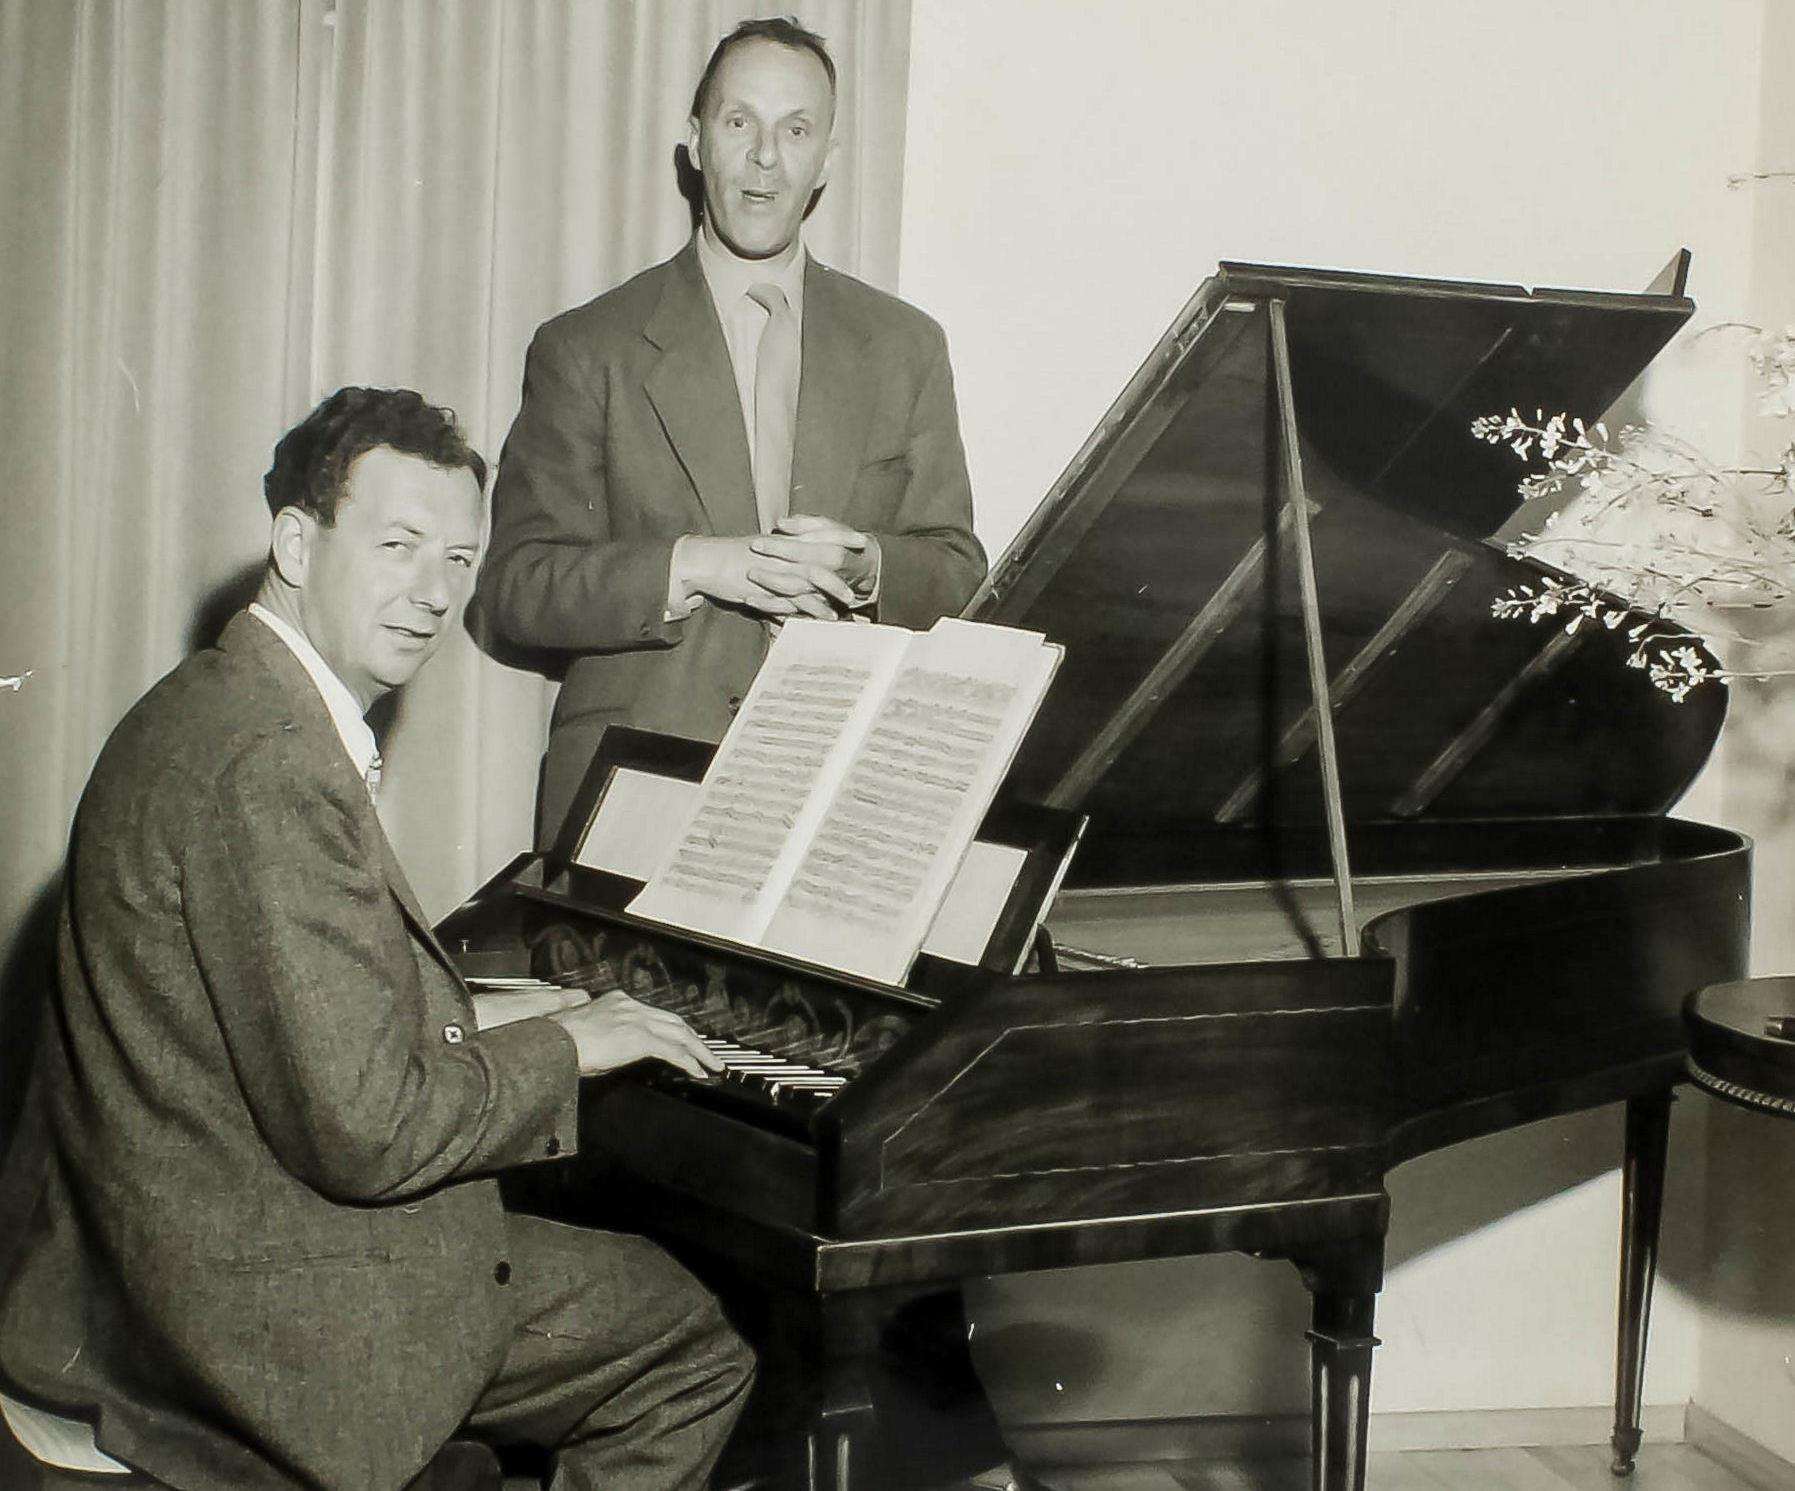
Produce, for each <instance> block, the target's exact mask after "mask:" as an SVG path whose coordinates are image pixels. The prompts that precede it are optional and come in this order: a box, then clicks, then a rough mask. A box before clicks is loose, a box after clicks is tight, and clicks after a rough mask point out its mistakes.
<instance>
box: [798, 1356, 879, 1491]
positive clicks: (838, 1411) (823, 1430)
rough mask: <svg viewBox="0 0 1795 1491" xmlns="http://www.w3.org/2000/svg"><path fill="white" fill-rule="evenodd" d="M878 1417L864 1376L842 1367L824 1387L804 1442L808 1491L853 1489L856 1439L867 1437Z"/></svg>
mask: <svg viewBox="0 0 1795 1491" xmlns="http://www.w3.org/2000/svg"><path fill="white" fill-rule="evenodd" d="M873 1417H874V1408H873V1400H872V1394H871V1393H870V1392H868V1391H867V1386H866V1380H865V1378H864V1376H863V1375H862V1374H861V1373H860V1372H858V1371H855V1370H853V1369H851V1368H850V1369H847V1370H840V1369H838V1370H837V1371H836V1372H835V1373H834V1374H833V1380H831V1381H830V1382H829V1383H828V1385H827V1387H825V1389H824V1390H823V1394H822V1398H821V1401H820V1402H819V1403H818V1405H817V1409H816V1415H815V1418H814V1419H813V1420H812V1422H811V1425H810V1430H809V1433H808V1434H807V1435H806V1437H805V1444H804V1475H805V1482H804V1491H853V1488H854V1487H855V1486H857V1485H858V1484H859V1482H858V1481H857V1480H856V1479H855V1474H856V1462H857V1458H858V1457H857V1456H856V1453H855V1442H856V1440H857V1439H864V1437H865V1435H866V1434H867V1432H868V1431H869V1430H870V1429H871V1427H872V1423H873Z"/></svg>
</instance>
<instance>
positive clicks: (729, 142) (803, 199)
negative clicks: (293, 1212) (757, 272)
mask: <svg viewBox="0 0 1795 1491" xmlns="http://www.w3.org/2000/svg"><path fill="white" fill-rule="evenodd" d="M834 123H835V96H834V93H833V91H832V90H831V89H830V87H829V74H828V73H826V72H825V71H824V70H823V64H822V62H821V61H820V60H819V59H818V58H817V57H815V56H813V55H812V54H811V53H809V52H807V51H804V50H802V49H801V48H798V47H788V46H784V45H782V44H780V43H779V42H776V41H767V40H765V39H762V38H756V39H755V40H752V41H745V42H740V43H738V44H737V45H735V46H733V47H731V48H730V49H729V51H728V52H726V53H725V54H724V57H723V62H722V64H721V65H720V66H719V67H718V69H717V73H716V76H715V77H714V78H712V79H711V87H710V96H709V97H708V98H707V99H706V100H705V105H704V117H703V118H701V119H693V120H692V121H691V125H690V129H691V133H690V135H689V136H688V137H687V147H688V149H689V150H690V151H691V155H692V159H693V161H694V162H695V163H696V164H697V166H698V169H699V170H700V171H701V172H702V173H703V175H704V219H705V225H706V227H707V228H708V229H709V231H710V232H711V234H712V235H713V236H714V237H715V238H716V239H717V240H718V241H719V242H720V243H721V244H722V246H723V247H724V248H727V249H729V250H730V251H731V252H732V253H734V254H736V255H738V256H740V257H741V258H744V259H772V258H775V257H777V256H778V255H780V254H782V253H784V252H785V251H786V250H787V249H789V248H790V247H791V246H792V244H793V243H794V242H796V241H797V237H798V227H799V225H800V224H801V223H802V222H803V221H804V209H805V208H806V207H807V206H809V204H810V198H811V195H812V194H813V193H814V192H815V191H816V189H817V188H818V187H819V186H821V185H822V184H823V182H824V181H825V180H826V179H827V176H828V165H829V139H830V130H831V127H832V126H833V125H834Z"/></svg>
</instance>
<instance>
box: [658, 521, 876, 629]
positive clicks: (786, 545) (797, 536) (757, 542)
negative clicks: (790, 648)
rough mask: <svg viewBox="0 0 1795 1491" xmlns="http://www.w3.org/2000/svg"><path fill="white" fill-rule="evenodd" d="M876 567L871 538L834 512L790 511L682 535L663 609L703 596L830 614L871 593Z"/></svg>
mask: <svg viewBox="0 0 1795 1491" xmlns="http://www.w3.org/2000/svg"><path fill="white" fill-rule="evenodd" d="M878 574H879V544H878V540H877V539H875V538H873V537H872V536H871V535H869V534H865V533H861V532H859V531H858V530H856V529H853V528H848V527H845V526H844V525H843V524H841V523H838V522H836V521H835V520H834V519H832V518H822V517H817V516H815V515H814V514H811V513H790V514H787V515H786V516H785V517H783V518H781V519H779V521H778V523H777V524H776V525H775V528H774V531H773V532H772V533H758V534H749V535H746V536H743V537H727V538H725V537H714V536H711V535H706V534H687V535H686V536H685V537H684V538H682V539H680V540H679V542H678V543H677V544H676V545H675V546H674V550H673V566H672V581H671V584H670V585H669V594H668V609H669V610H670V611H673V612H679V611H688V610H690V609H691V607H692V606H694V605H695V604H696V603H697V601H698V600H699V599H700V598H703V599H707V600H712V601H718V602H721V603H722V604H724V605H730V606H740V607H743V608H744V609H746V610H750V611H754V612H757V613H758V614H760V615H762V616H773V617H781V618H783V617H787V616H810V617H814V618H815V619H816V620H818V621H833V620H835V619H836V618H838V617H841V616H844V615H846V614H848V613H850V612H852V611H854V610H857V609H859V608H861V607H863V606H865V605H867V604H868V603H869V602H870V601H871V600H872V597H873V592H874V590H875V588H876V586H877V583H878Z"/></svg>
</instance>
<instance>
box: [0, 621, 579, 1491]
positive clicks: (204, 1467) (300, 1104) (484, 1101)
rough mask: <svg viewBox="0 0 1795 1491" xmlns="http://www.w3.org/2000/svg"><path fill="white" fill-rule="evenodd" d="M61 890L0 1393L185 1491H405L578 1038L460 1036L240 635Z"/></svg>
mask: <svg viewBox="0 0 1795 1491" xmlns="http://www.w3.org/2000/svg"><path fill="white" fill-rule="evenodd" d="M64 897H65V898H64V904H63V907H62V913H61V922H60V928H59V949H58V951H59V969H58V984H59V987H58V1002H57V1005H56V1008H55V1009H54V1010H53V1011H52V1012H51V1014H50V1015H49V1016H48V1017H47V1018H46V1020H45V1022H44V1024H45V1037H44V1041H43V1044H42V1048H41V1051H40V1061H41V1063H42V1066H41V1070H40V1071H39V1072H38V1073H37V1076H36V1078H35V1081H34V1087H35V1088H36V1089H37V1093H36V1095H37V1098H38V1099H39V1100H41V1102H42V1104H43V1107H42V1109H41V1111H40V1112H39V1113H37V1114H36V1115H35V1123H33V1124H28V1125H27V1128H28V1129H35V1131H36V1132H37V1133H39V1134H41V1135H42V1136H43V1138H44V1139H45V1141H46V1142H45V1143H43V1144H32V1143H29V1142H25V1141H24V1140H21V1142H20V1143H19V1144H17V1145H15V1153H14V1155H13V1156H12V1157H11V1163H12V1164H14V1165H18V1166H25V1167H28V1168H29V1171H30V1173H29V1174H27V1176H26V1177H25V1184H24V1185H23V1186H22V1187H14V1189H15V1192H17V1193H22V1194H25V1195H27V1196H28V1197H29V1198H30V1199H29V1204H28V1207H27V1211H26V1219H25V1223H24V1235H23V1237H22V1238H21V1240H20V1245H19V1248H18V1258H17V1261H16V1263H15V1265H14V1267H13V1269H12V1271H11V1273H10V1275H9V1276H8V1277H6V1278H4V1279H0V1371H3V1373H4V1376H5V1377H6V1379H7V1380H8V1381H9V1382H10V1383H11V1384H12V1386H13V1387H14V1388H15V1389H19V1390H23V1392H24V1393H25V1394H26V1395H27V1396H29V1397H32V1398H35V1399H37V1400H38V1401H40V1402H41V1403H42V1404H43V1405H44V1406H46V1407H50V1408H53V1409H61V1410H63V1411H65V1412H67V1411H75V1412H80V1413H85V1414H89V1415H95V1416H97V1420H98V1435H97V1437H98V1442H99V1444H100V1446H101V1448H103V1449H105V1450H107V1451H108V1452H110V1453H111V1454H114V1455H116V1456H118V1457H119V1458H121V1459H123V1460H125V1461H127V1462H128V1463H131V1464H135V1465H138V1466H140V1467H142V1468H143V1469H145V1470H147V1471H148V1472H149V1473H150V1474H151V1475H153V1476H155V1477H156V1478H157V1479H159V1480H166V1481H167V1482H169V1483H170V1484H172V1485H176V1486H180V1487H184V1488H200V1491H209V1488H214V1487H216V1488H220V1491H222V1488H225V1487H231V1488H249V1491H262V1488H267V1491H291V1488H296V1487H315V1488H328V1491H359V1488H367V1491H376V1488H378V1491H396V1488H398V1487H399V1486H401V1485H402V1484H403V1483H404V1482H405V1481H406V1480H408V1479H409V1478H410V1477H411V1476H412V1475H413V1474H415V1473H416V1471H417V1470H418V1469H419V1468H420V1467H421V1466H422V1465H423V1464H424V1462H425V1461H426V1460H427V1459H428V1458H429V1456H430V1455H431V1454H432V1453H433V1452H434V1451H435V1449H436V1448H437V1447H438V1446H439V1445H440V1444H441V1443H442V1442H443V1441H444V1440H445V1439H446V1438H448V1437H449V1436H450V1435H451V1434H452V1432H453V1431H454V1430H455V1429H456V1427H457V1426H458V1425H459V1424H460V1423H461V1421H462V1420H463V1418H464V1417H465V1416H466V1414H467V1412H468V1410H469V1409H470V1408H471V1407H472V1405H473V1403H474V1401H475V1399H476V1398H477V1397H478V1395H479V1393H480V1391H481V1389H482V1388H483V1387H484V1386H485V1384H486V1382H487V1381H488V1379H489V1378H490V1377H491V1375H492V1373H493V1372H494V1370H495V1369H496V1368H497V1366H498V1364H499V1362H500V1360H501V1359H502V1357H503V1355H504V1352H505V1349H506V1346H507V1344H508V1342H509V1340H510V1337H511V1329H512V1326H511V1321H510V1318H509V1315H508V1312H507V1310H506V1308H505V1281H506V1280H507V1279H508V1277H509V1268H508V1266H506V1265H507V1260H505V1259H504V1258H503V1251H504V1246H505V1243H504V1238H505V1231H504V1221H503V1214H502V1211H501V1207H500V1202H499V1195H498V1189H497V1183H496V1181H495V1180H493V1179H492V1178H491V1172H493V1171H495V1170H497V1169H499V1168H501V1167H503V1166H509V1165H514V1164H518V1163H521V1162H524V1161H528V1160H532V1159H538V1158H542V1157H544V1156H545V1155H548V1154H552V1153H565V1152H570V1151H571V1150H572V1149H573V1148H574V1146H575V1143H576V1137H575V1136H576V1127H575V1124H576V1108H577V1095H578V1087H579V1083H578V1070H577V1059H576V1055H575V1049H574V1045H573V1042H572V1039H571V1038H570V1037H569V1036H568V1035H567V1033H566V1032H565V1031H563V1030H561V1029H560V1028H559V1027H558V1026H556V1025H554V1024H552V1023H551V1022H548V1021H545V1020H526V1021H522V1022H519V1023H517V1024H515V1025H511V1026H508V1027H503V1028H501V1029H498V1030H494V1031H490V1032H487V1033H485V1034H479V1033H477V1032H476V1030H475V1025H474V1015H473V1007H472V1004H471V1002H470V1000H469V998H468V995H467V992H466V989H465V987H464V985H463V984H462V983H461V981H460V979H459V977H458V976H457V975H456V973H455V971H454V969H453V968H452V967H451V965H450V964H449V961H448V959H447V957H446V955H445V954H444V952H443V951H442V949H441V948H440V947H439V946H438V945H437V943H436V940H435V939H434V937H432V935H431V932H430V929H429V927H428V925H427V924H426V922H425V919H424V916H423V914H422V912H421V911H420V910H419V908H418V905H417V903H416V901H415V900H414V898H413V896H412V892H411V890H410V888H409V887H408V886H407V885H406V883H405V877H404V875H403V874H402V873H401V871H400V869H399V867H398V865H397V864H396V863H395V861H394V859H393V856H392V851H391V849H390V848H389V846H388V844H387V841H386V836H385V834H384V833H383V832H382V830H381V827H380V824H379V821H378V820H377V818H376V817H375V814H374V811H373V808H372V806H371V804H370V802H369V800H368V795H367V792H366V789H365V786H364V784H363V782H362V781H361V779H360V778H359V777H358V776H357V774H356V771H355V768H354V766H353V765H352V764H351V762H350V760H349V756H348V753H347V752H346V751H345V750H344V748H343V745H342V742H341V740H340V738H339V737H338V735H337V733H336V730H335V727H334V725H333V724H332V722H331V719H330V715H329V713H328V711H327V709H326V707H325V704H324V701H323V699H322V698H321V697H320V696H319V694H318V692H317V689H316V687H315V686H314V685H313V683H312V681H311V679H310V678H309V677H308V676H307V674H306V673H305V671H304V669H303V667H302V666H301V664H300V663H299V661H298V660H297V659H296V658H295V657H294V656H293V655H292V653H291V652H290V651H289V650H288V649H287V647H286V646H285V644H283V643H282V642H281V641H280V639H279V638H278V637H276V636H275V635H274V634H273V633H272V632H271V631H270V630H269V629H268V628H267V627H266V626H264V625H263V624H262V623H260V622H259V621H257V620H256V619H254V618H252V617H250V616H248V615H247V614H240V615H238V616H237V617H235V618H234V619H233V620H232V621H231V623H230V624H229V626H228V627H227V628H226V630H225V632H224V635H223V637H222V638H221V639H220V641H219V644H218V646H217V647H215V648H212V649H208V650H206V651H204V652H201V653H198V654H196V655H195V656H193V657H192V658H189V659H188V660H187V661H186V662H184V663H182V664H181V666H180V667H178V668H176V669H175V671H174V672H173V673H171V674H170V675H169V676H168V677H167V678H165V679H163V680H162V682H161V683H159V684H158V685H157V686H156V687H155V688H154V689H152V690H151V691H150V692H149V693H148V694H147V695H146V696H145V697H144V699H143V700H142V701H141V702H140V703H139V704H138V705H137V706H136V707H135V708H134V709H133V710H132V711H131V712H130V714H129V715H127V716H126V718H125V719H124V721H123V722H122V723H121V724H120V725H119V726H118V728H117V729H116V730H115V731H114V732H113V735H112V738H111V740H110V741H109V742H108V743H107V745H106V748H105V750H104V751H103V752H102V754H101V756H100V759H99V762H98V764H97V765H96V767H95V768H94V772H93V776H92V779H91V780H90V782H89V784H88V788H87V791H86V793H85V794H84V796H83V798H82V801H81V805H80V807H79V809H78V811H77V814H76V819H75V829H74V836H73V840H72V845H71V850H70V863H69V868H68V875H67V882H66V887H65V893H64ZM9 1185H10V1182H9Z"/></svg>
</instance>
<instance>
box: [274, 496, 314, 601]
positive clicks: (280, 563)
mask: <svg viewBox="0 0 1795 1491" xmlns="http://www.w3.org/2000/svg"><path fill="white" fill-rule="evenodd" d="M317 532H318V520H317V519H316V518H314V517H313V516H312V515H311V514H310V513H308V512H306V511H305V510H304V509H303V508H298V507H283V508H282V509H281V510H280V511H279V512H277V513H276V514H275V515H274V536H273V538H272V539H271V540H270V541H269V549H268V553H269V558H270V559H271V560H272V562H273V564H274V572H275V573H276V574H277V575H279V576H280V577H281V579H282V580H284V581H285V582H286V583H287V584H288V585H291V586H292V587H293V588H294V589H296V590H297V589H300V588H302V587H303V586H304V585H305V576H306V571H307V570H308V569H309V568H310V567H311V561H312V540H313V539H314V538H315V537H316V536H317Z"/></svg>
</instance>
